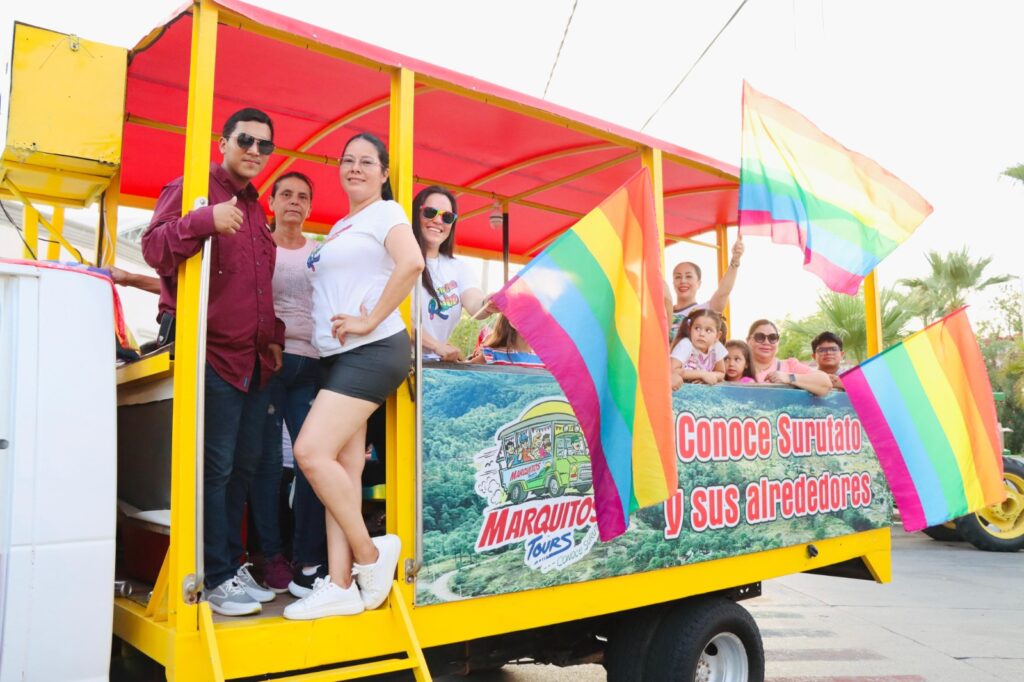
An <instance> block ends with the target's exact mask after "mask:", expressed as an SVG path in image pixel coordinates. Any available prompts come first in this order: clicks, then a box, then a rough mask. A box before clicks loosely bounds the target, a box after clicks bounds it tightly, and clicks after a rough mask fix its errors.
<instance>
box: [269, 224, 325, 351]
mask: <svg viewBox="0 0 1024 682" xmlns="http://www.w3.org/2000/svg"><path fill="white" fill-rule="evenodd" d="M314 246H316V243H315V242H313V240H312V239H307V240H306V242H305V243H304V244H303V245H302V246H301V247H299V248H297V249H286V248H284V247H282V246H278V247H277V263H276V265H275V266H274V279H273V284H274V312H275V313H276V314H277V316H278V317H279V318H281V319H282V320H284V325H285V330H284V352H285V353H290V354H291V355H303V356H305V357H307V358H314V359H319V358H320V353H318V352H317V350H316V348H314V347H313V286H312V285H311V284H310V283H309V278H308V277H306V259H308V258H309V254H310V253H312V252H313V247H314Z"/></svg>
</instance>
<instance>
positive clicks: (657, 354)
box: [492, 169, 678, 540]
mask: <svg viewBox="0 0 1024 682" xmlns="http://www.w3.org/2000/svg"><path fill="white" fill-rule="evenodd" d="M662 282H663V279H662V271H661V253H660V249H659V245H658V227H657V222H656V218H655V213H654V197H653V194H652V191H651V181H650V176H649V175H648V172H647V170H646V169H641V170H640V171H639V172H638V173H637V174H636V175H634V176H633V177H632V178H631V179H630V180H629V181H627V182H626V184H624V185H623V186H622V187H620V188H619V189H617V190H616V191H615V192H614V193H613V194H612V195H611V196H609V197H608V198H607V199H605V200H604V201H603V202H601V204H600V205H599V206H598V207H597V208H595V209H594V210H593V211H591V212H590V213H588V214H587V215H585V216H584V217H583V218H582V219H581V220H580V221H579V222H578V223H577V224H576V225H575V226H574V227H573V228H572V229H571V230H569V231H568V232H566V233H565V234H563V235H562V236H561V237H559V238H558V239H556V240H555V241H554V242H552V243H551V245H550V246H548V247H547V248H546V249H544V251H542V252H541V253H540V254H539V255H538V256H537V257H536V258H534V259H533V260H532V261H531V262H530V263H529V265H527V266H526V267H525V268H523V269H522V270H521V271H520V272H519V274H518V275H517V276H516V277H514V278H513V279H512V280H510V281H509V282H508V283H507V284H506V285H505V287H504V288H502V290H501V291H499V292H498V293H497V294H495V295H494V297H493V299H492V300H493V301H494V302H495V304H496V305H497V306H498V308H500V309H501V311H502V312H503V313H504V314H505V315H506V316H507V317H508V318H509V321H510V322H511V323H512V326H514V327H515V328H516V329H517V330H518V331H519V333H520V334H522V335H523V337H524V338H525V339H526V341H527V343H529V344H530V346H532V347H533V350H534V352H536V353H537V355H539V356H540V358H541V360H543V361H544V364H545V365H546V366H547V368H548V370H550V372H551V374H552V375H553V376H554V377H555V379H556V380H557V381H558V384H559V386H561V388H562V390H563V391H564V392H565V396H566V398H568V399H569V403H570V404H571V405H572V408H573V411H574V412H575V413H576V418H577V419H578V420H579V422H580V426H581V427H582V429H583V435H584V436H585V438H586V440H587V445H588V446H589V448H590V459H591V464H592V471H593V476H594V504H595V508H596V513H597V528H598V532H599V534H600V536H601V539H602V540H610V539H612V538H614V537H616V536H618V535H620V534H622V533H624V532H625V531H626V528H627V527H628V526H629V515H630V513H632V512H633V511H635V510H636V509H639V508H640V507H646V506H648V505H652V504H657V503H659V502H662V501H664V500H666V499H668V497H669V496H670V495H671V494H672V493H673V492H674V491H675V489H676V487H677V485H678V482H677V476H676V465H675V456H674V448H673V440H672V438H673V434H672V404H671V388H670V385H669V350H668V341H667V339H668V320H667V318H666V312H665V305H664V293H663V292H664V284H663V283H662Z"/></svg>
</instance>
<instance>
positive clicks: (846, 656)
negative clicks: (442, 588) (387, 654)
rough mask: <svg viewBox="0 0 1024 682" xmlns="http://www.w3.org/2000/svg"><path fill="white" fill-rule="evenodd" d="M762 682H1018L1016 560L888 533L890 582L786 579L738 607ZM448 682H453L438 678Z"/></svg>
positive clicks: (1023, 672)
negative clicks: (753, 633) (753, 628)
mask: <svg viewBox="0 0 1024 682" xmlns="http://www.w3.org/2000/svg"><path fill="white" fill-rule="evenodd" d="M744 605H745V606H746V607H747V608H749V609H750V611H751V613H753V614H754V617H755V618H756V619H757V622H758V625H759V626H760V628H761V634H762V636H763V638H764V647H765V655H766V657H767V661H768V663H767V679H768V680H770V681H771V682H1009V681H1012V682H1019V681H1020V680H1024V647H1022V646H1021V641H1022V639H1024V552H1018V553H1016V554H998V553H991V552H979V551H978V550H976V549H974V548H973V547H972V546H970V545H968V544H965V543H940V542H936V541H934V540H931V539H929V538H928V537H926V536H925V535H923V534H920V533H917V534H914V535H907V534H905V533H904V532H903V531H902V530H901V529H894V530H893V581H892V583H890V584H888V585H877V584H875V583H870V582H862V581H856V580H844V579H839V578H826V577H822V576H813V575H795V576H789V577H786V578H782V579H779V580H774V581H771V582H768V583H765V584H764V594H763V596H762V597H760V598H758V599H754V600H750V601H747V602H744ZM444 679H445V680H446V681H449V682H450V681H451V680H454V679H456V678H444ZM473 679H474V680H480V681H481V682H548V681H556V680H572V681H573V682H586V681H590V680H603V679H604V669H603V668H602V667H601V666H596V665H595V666H580V667H575V668H568V669H559V668H556V667H554V666H533V665H531V666H506V669H505V670H503V671H502V672H501V673H500V674H497V675H487V676H483V675H481V676H474V677H473Z"/></svg>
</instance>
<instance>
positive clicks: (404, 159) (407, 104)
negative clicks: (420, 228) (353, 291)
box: [386, 69, 419, 601]
mask: <svg viewBox="0 0 1024 682" xmlns="http://www.w3.org/2000/svg"><path fill="white" fill-rule="evenodd" d="M415 85H416V74H415V73H413V72H412V71H410V70H408V69H397V70H396V71H394V72H393V73H392V74H391V105H390V106H391V111H390V115H391V117H390V119H391V124H390V136H389V140H388V144H389V146H390V155H391V173H390V178H391V187H392V189H393V190H394V193H395V200H396V201H397V202H398V203H399V204H401V205H402V208H403V209H405V212H406V215H408V214H409V213H410V211H411V210H412V188H413V169H412V163H413V158H412V157H413V146H412V143H413V140H412V136H413V104H414V102H415ZM413 219H414V220H415V217H413ZM400 310H401V313H402V319H403V320H405V323H406V326H407V327H409V328H410V329H411V328H412V297H411V296H410V297H407V298H406V299H405V301H403V302H402V305H401V307H400ZM413 381H419V377H414V378H413ZM410 388H415V385H414V384H410ZM415 423H416V408H415V405H414V404H413V400H412V396H411V391H410V390H406V387H404V386H403V387H400V388H399V389H398V391H396V392H395V394H394V395H393V396H392V397H391V398H390V399H389V400H388V407H387V449H388V453H387V465H386V466H387V468H388V470H387V502H386V505H387V509H386V515H387V529H388V532H389V533H395V532H397V534H398V535H399V537H401V538H402V557H401V561H400V562H399V565H398V582H399V585H400V586H401V589H402V592H403V597H404V598H405V599H406V600H408V601H411V600H412V589H413V588H412V585H411V584H409V583H406V581H405V570H404V564H405V559H413V558H415V556H416V547H415V542H416V505H418V504H419V500H417V499H416V438H417V437H418V434H417V433H416V432H415V428H414V427H413V425H414V424H415Z"/></svg>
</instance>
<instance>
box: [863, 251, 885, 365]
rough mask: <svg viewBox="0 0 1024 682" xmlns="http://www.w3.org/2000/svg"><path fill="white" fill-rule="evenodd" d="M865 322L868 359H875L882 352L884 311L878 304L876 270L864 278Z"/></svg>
mask: <svg viewBox="0 0 1024 682" xmlns="http://www.w3.org/2000/svg"><path fill="white" fill-rule="evenodd" d="M864 322H865V330H866V331H867V337H868V339H867V341H868V344H867V349H868V357H869V358H870V357H874V356H875V355H878V354H879V353H880V352H881V351H882V311H881V307H880V306H879V304H878V287H877V285H876V282H875V270H872V271H871V272H869V273H868V276H867V277H865V278H864Z"/></svg>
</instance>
